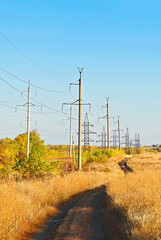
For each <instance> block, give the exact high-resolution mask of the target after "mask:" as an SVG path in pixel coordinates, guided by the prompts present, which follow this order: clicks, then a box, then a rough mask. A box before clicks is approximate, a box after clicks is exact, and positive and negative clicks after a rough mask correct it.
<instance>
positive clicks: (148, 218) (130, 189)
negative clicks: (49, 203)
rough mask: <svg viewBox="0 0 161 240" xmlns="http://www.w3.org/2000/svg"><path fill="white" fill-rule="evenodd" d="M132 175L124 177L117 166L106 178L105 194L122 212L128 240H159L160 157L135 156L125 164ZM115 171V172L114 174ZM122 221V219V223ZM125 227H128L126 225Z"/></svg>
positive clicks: (160, 216) (160, 218)
mask: <svg viewBox="0 0 161 240" xmlns="http://www.w3.org/2000/svg"><path fill="white" fill-rule="evenodd" d="M128 165H129V166H130V167H132V168H133V170H134V173H129V174H127V175H124V174H123V173H122V172H121V170H119V169H118V166H115V171H113V172H112V173H111V174H110V181H109V183H108V194H110V195H111V196H112V199H113V204H114V206H115V207H118V208H119V209H120V210H122V211H123V212H124V214H125V215H126V217H127V219H128V221H127V222H125V221H123V222H122V223H123V227H124V229H126V230H127V229H128V226H130V227H131V234H132V235H131V236H130V239H139V240H143V239H146V240H152V239H158V240H159V239H161V154H159V153H158V154H154V153H150V154H145V155H143V156H142V155H140V156H139V155H138V156H137V155H136V156H133V157H132V158H131V160H129V161H128ZM116 170H117V171H116ZM122 220H124V219H122ZM127 223H128V224H127Z"/></svg>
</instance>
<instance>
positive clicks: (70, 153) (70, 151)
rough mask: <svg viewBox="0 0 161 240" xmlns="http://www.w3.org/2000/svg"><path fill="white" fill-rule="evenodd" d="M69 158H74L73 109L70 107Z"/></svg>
mask: <svg viewBox="0 0 161 240" xmlns="http://www.w3.org/2000/svg"><path fill="white" fill-rule="evenodd" d="M69 156H70V158H71V157H72V107H71V106H70V150H69Z"/></svg>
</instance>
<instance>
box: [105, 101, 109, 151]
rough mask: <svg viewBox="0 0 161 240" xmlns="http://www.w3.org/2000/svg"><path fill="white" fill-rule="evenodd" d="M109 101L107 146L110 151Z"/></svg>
mask: <svg viewBox="0 0 161 240" xmlns="http://www.w3.org/2000/svg"><path fill="white" fill-rule="evenodd" d="M106 99H107V144H108V150H110V122H109V105H108V100H109V98H106Z"/></svg>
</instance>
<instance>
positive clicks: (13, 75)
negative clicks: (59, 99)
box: [0, 67, 67, 93]
mask: <svg viewBox="0 0 161 240" xmlns="http://www.w3.org/2000/svg"><path fill="white" fill-rule="evenodd" d="M0 70H2V71H3V72H5V73H7V74H9V75H10V76H12V77H14V78H16V79H18V80H19V81H21V82H24V83H26V84H28V81H26V80H24V79H22V78H20V77H18V76H16V75H15V74H13V73H10V72H9V71H7V70H5V69H4V68H2V67H0ZM30 85H31V86H33V87H35V88H38V89H40V90H43V91H46V92H53V93H67V91H55V90H50V89H46V88H42V87H39V86H37V85H35V84H30Z"/></svg>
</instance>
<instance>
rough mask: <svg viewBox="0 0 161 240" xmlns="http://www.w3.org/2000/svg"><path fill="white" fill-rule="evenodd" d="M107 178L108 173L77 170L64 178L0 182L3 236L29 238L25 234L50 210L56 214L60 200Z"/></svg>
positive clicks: (0, 233) (0, 232) (4, 239)
mask: <svg viewBox="0 0 161 240" xmlns="http://www.w3.org/2000/svg"><path fill="white" fill-rule="evenodd" d="M106 178H107V175H106V174H105V173H94V174H93V173H83V172H77V173H72V174H70V175H67V176H65V177H63V178H62V177H55V178H51V179H45V180H39V181H22V182H8V183H0V239H1V240H10V239H16V240H17V239H30V236H29V235H25V234H24V233H25V232H28V233H29V232H33V231H34V230H35V229H34V227H36V225H34V223H37V224H38V225H39V224H40V222H41V221H40V220H41V219H42V220H44V219H45V218H46V217H47V214H48V213H51V214H54V213H56V212H57V211H58V209H57V205H58V203H60V202H61V201H64V200H67V199H69V198H70V197H71V196H72V195H74V194H77V193H79V192H82V191H85V190H88V189H91V188H94V187H97V186H99V185H101V184H103V183H104V182H105V181H106ZM33 226H34V227H33Z"/></svg>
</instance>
